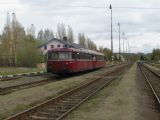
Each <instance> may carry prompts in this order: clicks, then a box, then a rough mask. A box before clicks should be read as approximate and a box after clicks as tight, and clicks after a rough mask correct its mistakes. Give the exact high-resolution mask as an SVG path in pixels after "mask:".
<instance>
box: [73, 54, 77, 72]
mask: <svg viewBox="0 0 160 120" xmlns="http://www.w3.org/2000/svg"><path fill="white" fill-rule="evenodd" d="M72 60H73V63H74V65H73V69H74V72H78V63H77V60H78V57H77V52H72Z"/></svg>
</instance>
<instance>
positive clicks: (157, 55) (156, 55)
mask: <svg viewBox="0 0 160 120" xmlns="http://www.w3.org/2000/svg"><path fill="white" fill-rule="evenodd" d="M151 59H152V60H153V61H154V62H159V60H160V49H159V48H157V49H153V51H152V55H151Z"/></svg>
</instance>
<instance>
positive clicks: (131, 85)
mask: <svg viewBox="0 0 160 120" xmlns="http://www.w3.org/2000/svg"><path fill="white" fill-rule="evenodd" d="M142 78H143V77H142V76H141V77H140V72H139V71H137V65H136V64H134V65H133V66H132V67H131V68H130V69H129V70H128V71H126V73H125V74H124V75H122V76H121V77H119V78H118V79H116V80H115V81H114V82H112V84H111V85H110V86H108V87H106V88H105V89H103V90H102V91H101V92H99V93H98V94H97V95H95V96H94V97H92V98H91V99H90V100H88V101H87V102H85V103H84V104H82V105H81V106H80V107H79V108H78V109H77V110H75V111H74V112H72V114H70V115H69V116H67V118H65V119H66V120H153V119H154V120H159V119H160V117H159V112H158V111H157V110H156V109H155V107H154V105H155V104H154V101H153V100H152V95H151V94H148V92H149V91H148V88H147V85H146V84H145V83H144V81H143V79H142ZM143 84H145V85H143Z"/></svg>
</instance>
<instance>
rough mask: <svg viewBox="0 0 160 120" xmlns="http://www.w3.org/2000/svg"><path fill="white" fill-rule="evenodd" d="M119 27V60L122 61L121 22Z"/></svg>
mask: <svg viewBox="0 0 160 120" xmlns="http://www.w3.org/2000/svg"><path fill="white" fill-rule="evenodd" d="M118 27H119V62H121V40H120V39H121V31H120V23H119V22H118Z"/></svg>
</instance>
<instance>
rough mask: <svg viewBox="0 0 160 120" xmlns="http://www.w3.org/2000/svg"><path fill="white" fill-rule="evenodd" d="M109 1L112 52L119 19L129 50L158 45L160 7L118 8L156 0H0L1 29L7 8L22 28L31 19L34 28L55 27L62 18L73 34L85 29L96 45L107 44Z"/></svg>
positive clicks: (146, 49) (146, 4)
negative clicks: (111, 21)
mask: <svg viewBox="0 0 160 120" xmlns="http://www.w3.org/2000/svg"><path fill="white" fill-rule="evenodd" d="M110 3H112V6H113V37H114V51H115V52H116V51H117V50H118V26H117V23H118V22H120V23H121V31H122V32H125V37H127V40H128V41H129V45H130V51H131V52H145V53H147V52H151V50H152V49H153V48H160V15H159V14H160V9H124V8H118V7H136V8H160V1H158V0H152V1H151V0H150V1H148V0H111V1H109V0H107V1H106V0H98V1H97V0H12V1H11V0H0V21H1V24H0V31H2V29H3V27H4V24H5V21H6V12H7V11H9V12H15V13H16V16H17V19H18V20H19V21H20V22H21V24H22V25H23V26H24V27H25V28H27V27H29V26H30V24H32V23H33V24H34V25H35V27H36V32H37V31H38V30H40V29H44V28H50V29H53V30H54V31H56V25H57V23H59V22H63V23H65V25H66V26H67V25H71V26H72V27H73V29H74V32H75V34H76V36H77V34H78V33H79V32H84V33H86V35H88V36H89V37H90V38H91V39H92V40H93V41H94V42H95V43H96V44H97V45H98V46H103V47H108V48H110V10H109V9H108V7H109V4H110ZM76 6H79V7H76ZM80 6H82V7H80ZM83 6H92V7H83ZM94 7H97V8H94ZM99 7H100V8H99ZM101 7H102V8H101ZM103 7H104V8H103ZM105 7H106V8H105Z"/></svg>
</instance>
